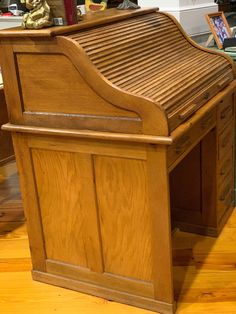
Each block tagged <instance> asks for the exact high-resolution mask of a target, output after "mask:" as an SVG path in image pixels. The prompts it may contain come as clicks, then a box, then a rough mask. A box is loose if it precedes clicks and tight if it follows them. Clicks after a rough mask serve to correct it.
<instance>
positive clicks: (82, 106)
mask: <svg viewBox="0 0 236 314" xmlns="http://www.w3.org/2000/svg"><path fill="white" fill-rule="evenodd" d="M59 64H60V66H58V65H59ZM17 66H18V67H19V79H20V84H21V88H22V95H23V105H24V110H25V111H37V112H54V113H65V107H66V113H71V114H84V115H85V114H87V115H92V114H94V113H95V110H96V114H97V115H100V116H104V115H107V116H114V117H120V116H121V117H136V118H138V116H137V114H135V113H134V112H133V113H132V112H131V111H125V110H122V109H119V108H116V107H114V106H112V105H110V104H109V103H108V102H106V101H105V100H104V99H102V98H101V97H99V96H98V95H97V94H96V93H95V92H94V91H93V90H92V88H91V87H89V86H88V85H87V84H86V82H85V81H84V80H83V79H82V78H81V76H80V74H79V72H78V71H76V69H75V67H74V66H73V64H72V63H71V62H70V61H69V60H68V59H67V58H66V57H65V56H63V55H59V54H58V55H54V54H46V53H45V54H39V55H38V54H33V53H32V54H31V55H30V54H29V53H25V54H24V53H19V54H17ZM45 95H47V97H45ZM76 95H79V98H78V97H76ZM95 106H96V108H95Z"/></svg>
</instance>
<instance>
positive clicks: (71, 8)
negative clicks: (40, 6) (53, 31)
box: [47, 0, 78, 25]
mask: <svg viewBox="0 0 236 314" xmlns="http://www.w3.org/2000/svg"><path fill="white" fill-rule="evenodd" d="M47 3H48V5H49V7H50V9H51V14H52V18H53V22H54V25H72V24H77V23H78V15H77V1H76V0H47Z"/></svg>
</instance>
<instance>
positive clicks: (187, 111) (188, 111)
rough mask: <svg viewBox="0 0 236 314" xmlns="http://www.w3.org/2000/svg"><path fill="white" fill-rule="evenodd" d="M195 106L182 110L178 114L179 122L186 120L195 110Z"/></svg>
mask: <svg viewBox="0 0 236 314" xmlns="http://www.w3.org/2000/svg"><path fill="white" fill-rule="evenodd" d="M196 107H197V105H196V104H193V105H191V106H189V107H188V108H187V109H185V110H183V111H182V112H181V113H180V114H179V118H180V119H181V120H184V119H186V118H188V117H189V116H190V115H191V114H193V113H194V112H195V110H196Z"/></svg>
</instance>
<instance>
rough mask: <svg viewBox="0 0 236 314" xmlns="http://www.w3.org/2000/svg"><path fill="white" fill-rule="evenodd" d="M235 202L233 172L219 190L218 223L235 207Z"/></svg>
mask: <svg viewBox="0 0 236 314" xmlns="http://www.w3.org/2000/svg"><path fill="white" fill-rule="evenodd" d="M233 201H234V176H233V172H232V173H231V174H230V175H229V176H227V178H226V179H225V181H224V182H222V184H221V185H220V187H219V189H218V201H217V216H218V221H219V220H220V219H221V218H222V216H223V215H224V214H225V212H226V211H227V210H228V209H230V208H231V207H232V206H233Z"/></svg>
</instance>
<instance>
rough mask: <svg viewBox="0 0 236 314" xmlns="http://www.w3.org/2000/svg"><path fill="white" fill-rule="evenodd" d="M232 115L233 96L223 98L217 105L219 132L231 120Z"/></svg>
mask: <svg viewBox="0 0 236 314" xmlns="http://www.w3.org/2000/svg"><path fill="white" fill-rule="evenodd" d="M233 115H234V102H233V95H232V94H231V95H229V96H227V97H225V98H224V99H223V100H222V101H221V102H220V103H219V105H218V113H217V120H218V128H219V131H221V130H223V128H224V127H225V126H226V125H227V123H228V122H229V121H230V120H231V119H232V118H233Z"/></svg>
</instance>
